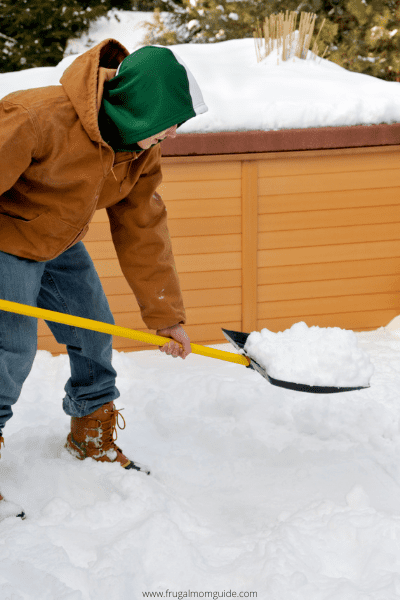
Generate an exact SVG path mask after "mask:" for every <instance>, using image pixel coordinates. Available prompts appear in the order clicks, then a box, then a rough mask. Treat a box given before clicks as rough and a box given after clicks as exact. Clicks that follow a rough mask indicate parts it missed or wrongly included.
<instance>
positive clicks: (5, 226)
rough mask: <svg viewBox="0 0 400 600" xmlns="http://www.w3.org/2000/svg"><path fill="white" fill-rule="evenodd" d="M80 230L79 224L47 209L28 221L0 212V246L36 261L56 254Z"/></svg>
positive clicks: (76, 236) (3, 250) (63, 248)
mask: <svg viewBox="0 0 400 600" xmlns="http://www.w3.org/2000/svg"><path fill="white" fill-rule="evenodd" d="M80 232H81V229H80V228H78V227H73V226H72V225H68V223H65V222H64V221H61V220H60V219H57V218H56V217H54V216H53V215H52V214H50V213H42V214H41V215H39V216H38V217H35V218H34V219H31V220H30V221H26V220H24V219H23V218H20V217H14V216H13V217H12V216H10V215H7V214H4V213H3V214H1V213H0V250H1V251H2V252H7V253H8V254H14V255H15V256H21V257H23V258H29V259H31V260H35V261H45V260H51V259H52V258H55V257H56V256H58V255H59V254H61V253H62V252H63V251H64V250H65V249H66V248H67V247H68V246H69V245H72V244H73V243H74V241H75V239H76V238H78V237H79V234H80Z"/></svg>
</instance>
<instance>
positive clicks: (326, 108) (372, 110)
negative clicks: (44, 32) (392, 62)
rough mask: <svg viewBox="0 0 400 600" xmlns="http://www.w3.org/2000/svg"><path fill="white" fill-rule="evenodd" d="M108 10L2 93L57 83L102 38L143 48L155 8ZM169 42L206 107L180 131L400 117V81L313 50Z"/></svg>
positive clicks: (4, 79)
mask: <svg viewBox="0 0 400 600" xmlns="http://www.w3.org/2000/svg"><path fill="white" fill-rule="evenodd" d="M110 16H111V19H110V20H109V21H107V20H106V19H105V18H104V17H103V18H101V19H99V20H98V21H96V22H95V23H93V24H92V27H91V29H90V31H89V32H88V34H87V35H85V36H83V37H82V38H81V40H78V41H76V40H71V41H70V43H69V44H68V46H67V50H66V53H65V58H64V60H63V61H61V63H59V65H57V66H56V67H40V68H36V69H26V70H24V71H19V72H17V73H3V74H0V90H1V96H5V95H6V94H8V93H10V92H13V91H16V90H19V89H28V88H33V87H40V86H44V85H57V84H58V83H59V79H60V77H61V75H62V73H63V71H64V70H65V69H66V68H67V67H68V66H69V65H70V63H71V62H72V61H73V60H75V58H76V57H77V56H78V55H79V54H80V53H82V52H85V51H86V50H87V49H88V48H89V47H92V46H93V45H95V44H97V43H99V42H100V41H102V40H104V39H107V38H110V37H112V38H115V39H117V40H118V41H120V42H122V43H123V44H124V45H125V46H126V48H127V49H128V50H129V51H130V52H134V51H135V50H137V49H138V48H139V47H141V45H142V44H143V39H144V36H145V33H146V31H145V29H143V22H145V21H149V20H151V18H152V14H151V13H140V12H128V11H112V12H111V13H110ZM117 18H118V19H119V21H118V20H117ZM171 48H173V49H174V51H176V52H177V53H178V54H179V56H180V57H181V58H182V59H183V60H184V62H185V63H186V64H187V65H188V67H189V68H190V70H191V71H192V72H193V74H194V76H195V77H196V79H197V81H198V83H199V85H200V88H201V90H202V92H203V96H204V100H205V102H206V104H207V106H208V108H209V111H208V112H207V113H204V114H202V115H199V116H198V117H196V118H195V119H190V120H189V121H188V122H187V123H185V124H184V125H182V127H180V128H179V131H178V135H179V134H180V133H205V132H217V131H247V130H248V131H252V130H264V131H269V130H278V129H293V128H294V129H304V128H311V127H327V126H345V125H363V124H364V125H368V124H374V123H375V124H376V123H393V122H400V83H398V82H389V81H383V80H382V79H377V78H375V77H370V76H369V75H364V74H362V73H353V72H351V71H347V70H346V69H344V68H343V67H340V66H338V65H337V64H335V63H333V62H331V61H329V60H326V59H321V58H319V57H315V55H314V54H313V53H312V52H311V51H309V52H308V58H307V60H304V59H300V58H291V59H290V60H288V61H284V62H282V60H281V57H280V58H279V65H278V51H277V50H276V49H275V50H274V51H272V52H271V54H269V56H267V57H266V58H265V59H264V60H262V61H261V62H260V63H258V62H257V55H256V52H255V44H254V40H253V38H248V39H240V40H229V41H226V42H219V43H216V44H178V45H175V46H171ZM281 54H282V50H281V49H280V50H279V55H281ZM314 58H315V60H314Z"/></svg>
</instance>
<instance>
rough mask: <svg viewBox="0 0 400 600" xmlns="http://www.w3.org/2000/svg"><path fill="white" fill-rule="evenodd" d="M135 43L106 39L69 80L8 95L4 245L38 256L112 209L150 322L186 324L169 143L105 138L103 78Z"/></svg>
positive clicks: (0, 119)
mask: <svg viewBox="0 0 400 600" xmlns="http://www.w3.org/2000/svg"><path fill="white" fill-rule="evenodd" d="M128 54H129V53H128V51H127V50H126V48H124V47H123V46H122V45H121V44H120V43H119V42H117V41H116V40H113V39H108V40H104V41H103V42H101V43H100V44H98V45H97V46H95V47H94V48H92V49H91V50H89V51H87V52H85V53H84V54H82V55H81V56H79V57H78V58H77V59H75V61H74V62H73V63H72V64H71V65H70V66H69V67H68V68H67V69H66V71H65V72H64V74H63V76H62V77H61V79H60V83H61V85H56V86H48V87H42V88H35V89H29V90H25V91H19V92H14V93H12V94H9V95H8V96H5V97H4V98H3V99H2V100H0V250H1V251H3V252H7V253H9V254H14V255H16V256H20V257H24V258H28V259H31V260H35V261H47V260H51V259H53V258H55V257H56V256H59V255H60V254H61V253H62V252H64V251H65V250H66V249H67V248H69V247H71V246H72V245H73V244H75V243H77V242H78V241H79V240H81V239H82V238H83V237H84V236H85V234H86V232H87V230H88V226H89V223H90V221H91V219H92V217H93V214H94V212H95V211H96V210H99V209H102V208H106V209H107V214H108V217H109V220H110V228H111V234H112V239H113V243H114V245H115V249H116V252H117V255H118V260H119V263H120V265H121V269H122V272H123V274H124V276H125V277H126V279H127V281H128V283H129V285H130V287H131V288H132V290H133V292H134V294H135V296H136V299H137V301H138V304H139V306H140V310H141V314H142V318H143V320H144V322H145V323H146V325H147V326H148V327H149V328H150V329H161V328H163V327H168V326H171V325H175V324H176V323H185V311H184V307H183V301H182V295H181V290H180V286H179V280H178V275H177V272H176V268H175V262H174V258H173V255H172V249H171V241H170V236H169V233H168V229H167V216H166V209H165V205H164V203H163V201H162V199H161V197H160V196H159V194H157V192H156V188H157V187H158V186H159V185H160V183H161V180H162V174H161V151H160V146H159V145H156V146H153V147H152V148H150V149H149V150H145V151H143V152H141V153H138V154H137V153H135V152H117V153H114V151H113V150H112V148H111V147H110V146H109V145H108V144H106V142H104V141H103V139H102V137H101V134H100V130H99V127H98V122H97V118H98V109H99V107H100V102H101V98H102V92H103V87H104V82H105V81H106V80H108V79H110V78H111V77H113V76H114V74H115V72H116V69H117V67H118V65H119V63H120V62H121V61H122V60H123V59H124V58H125V57H126V56H127V55H128Z"/></svg>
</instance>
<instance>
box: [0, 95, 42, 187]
mask: <svg viewBox="0 0 400 600" xmlns="http://www.w3.org/2000/svg"><path fill="white" fill-rule="evenodd" d="M37 145H38V137H37V134H36V130H35V127H34V125H33V123H32V120H31V118H30V116H29V113H28V112H27V110H26V109H25V108H23V107H22V106H20V105H19V104H14V103H13V102H10V101H7V100H5V99H3V100H2V101H0V196H1V195H2V194H4V192H6V191H7V190H9V189H11V188H12V187H13V185H14V184H15V182H16V181H17V180H18V179H19V178H20V176H21V175H22V173H23V172H24V171H26V169H27V168H28V167H29V165H30V164H31V162H32V158H33V157H34V156H35V153H36V152H37Z"/></svg>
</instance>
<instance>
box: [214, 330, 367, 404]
mask: <svg viewBox="0 0 400 600" xmlns="http://www.w3.org/2000/svg"><path fill="white" fill-rule="evenodd" d="M222 332H223V334H224V336H225V337H226V339H227V340H228V342H230V343H231V344H232V345H233V346H234V347H235V348H236V349H237V350H239V352H244V354H245V356H247V357H248V359H249V361H250V365H249V367H250V368H252V369H254V370H255V371H258V373H260V374H261V375H262V376H263V377H265V379H266V380H267V381H269V383H271V384H272V385H276V386H278V387H282V388H286V389H287V390H295V391H296V392H308V393H310V394H337V393H338V392H353V391H355V390H364V389H365V388H366V387H369V385H367V386H360V387H334V386H322V385H308V384H306V383H293V382H291V381H281V380H280V379H274V378H273V377H271V375H268V373H267V371H266V370H265V369H264V367H262V366H261V365H259V364H258V362H256V361H255V360H254V358H251V357H250V356H248V355H247V353H246V351H245V350H244V346H245V344H246V341H247V338H248V337H249V335H250V334H249V333H242V332H241V331H230V330H229V329H222Z"/></svg>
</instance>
